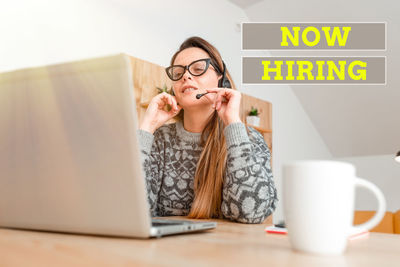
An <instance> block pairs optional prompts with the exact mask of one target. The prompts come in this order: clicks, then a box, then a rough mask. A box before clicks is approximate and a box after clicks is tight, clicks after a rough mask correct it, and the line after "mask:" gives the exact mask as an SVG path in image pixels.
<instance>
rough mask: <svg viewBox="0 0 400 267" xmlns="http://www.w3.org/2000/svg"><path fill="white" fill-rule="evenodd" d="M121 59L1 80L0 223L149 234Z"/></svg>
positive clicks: (161, 225) (197, 226) (203, 225)
mask: <svg viewBox="0 0 400 267" xmlns="http://www.w3.org/2000/svg"><path fill="white" fill-rule="evenodd" d="M129 63H130V62H129V59H128V57H127V56H125V55H122V54H121V55H116V56H110V57H104V58H97V59H92V60H83V61H78V62H72V63H66V64H59V65H52V66H47V67H39V68H31V69H24V70H18V71H14V72H8V73H3V74H0V226H1V227H9V228H22V229H35V230H45V231H57V232H70V233H83V234H99V235H112V236H124V237H138V238H148V237H153V236H163V235H169V234H177V233H182V232H192V231H199V230H205V229H212V228H215V227H216V223H215V222H190V221H175V220H156V221H154V223H152V219H151V217H150V212H149V204H148V202H147V192H146V189H145V188H146V187H145V178H144V175H143V171H142V165H141V159H140V157H141V155H140V150H139V142H138V140H137V134H136V133H137V124H138V122H137V115H136V106H135V97H134V95H133V94H134V88H133V80H132V75H131V74H132V69H131V65H130V64H129Z"/></svg>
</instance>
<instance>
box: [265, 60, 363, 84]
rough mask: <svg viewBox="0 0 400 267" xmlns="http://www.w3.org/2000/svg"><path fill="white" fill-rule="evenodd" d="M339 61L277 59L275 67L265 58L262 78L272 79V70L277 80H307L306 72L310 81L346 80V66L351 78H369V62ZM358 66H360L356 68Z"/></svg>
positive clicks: (274, 62)
mask: <svg viewBox="0 0 400 267" xmlns="http://www.w3.org/2000/svg"><path fill="white" fill-rule="evenodd" d="M337 63H338V65H339V66H338V65H337ZM337 63H336V62H335V61H333V60H326V61H324V60H316V61H315V62H314V61H308V60H275V61H273V64H274V65H275V67H271V61H270V60H263V61H262V64H263V65H264V74H263V76H262V80H264V81H269V80H271V76H270V73H271V72H274V73H275V76H274V78H273V80H275V81H282V80H284V79H285V80H286V81H293V80H297V81H303V80H306V78H305V74H306V75H307V80H309V81H312V80H317V81H324V80H325V79H326V80H328V81H333V80H336V79H339V80H345V79H346V68H347V74H348V77H350V79H352V80H366V79H367V69H366V67H367V62H364V61H360V60H354V61H350V62H348V61H346V60H338V61H337ZM348 63H349V64H348ZM283 64H285V68H284V71H285V72H286V73H282V65H283ZM314 64H315V65H316V69H314ZM325 66H326V68H327V70H328V75H327V76H326V77H325V75H324V70H326V68H325ZM356 67H358V68H357V69H356ZM293 70H295V71H297V73H295V75H294V74H293ZM325 73H326V71H325ZM333 73H335V75H333ZM282 74H283V75H285V77H283V76H282Z"/></svg>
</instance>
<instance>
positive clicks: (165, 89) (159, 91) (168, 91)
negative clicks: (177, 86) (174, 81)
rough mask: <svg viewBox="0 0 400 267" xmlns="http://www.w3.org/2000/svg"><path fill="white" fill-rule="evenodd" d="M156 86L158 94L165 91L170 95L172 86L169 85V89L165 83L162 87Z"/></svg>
mask: <svg viewBox="0 0 400 267" xmlns="http://www.w3.org/2000/svg"><path fill="white" fill-rule="evenodd" d="M156 88H157V90H158V93H159V94H161V93H164V92H165V93H167V94H170V95H172V86H171V88H170V89H168V87H167V85H166V84H164V87H163V88H160V87H156Z"/></svg>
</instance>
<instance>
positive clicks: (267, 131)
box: [246, 123, 272, 133]
mask: <svg viewBox="0 0 400 267" xmlns="http://www.w3.org/2000/svg"><path fill="white" fill-rule="evenodd" d="M246 125H247V126H250V127H253V128H254V129H256V130H257V131H259V132H260V133H272V130H268V129H264V128H261V127H258V126H254V125H251V124H247V123H246Z"/></svg>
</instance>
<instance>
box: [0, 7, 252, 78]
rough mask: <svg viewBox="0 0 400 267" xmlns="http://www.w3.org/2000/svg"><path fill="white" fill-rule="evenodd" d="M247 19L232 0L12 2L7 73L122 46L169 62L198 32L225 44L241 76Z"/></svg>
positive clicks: (5, 43)
mask: <svg viewBox="0 0 400 267" xmlns="http://www.w3.org/2000/svg"><path fill="white" fill-rule="evenodd" d="M222 10H223V12H221V11H222ZM242 20H247V17H246V15H245V13H244V11H243V10H242V9H240V8H239V7H237V6H235V5H233V4H232V3H230V2H228V1H212V0H203V1H193V0H191V1H179V0H168V1H162V0H158V1H157V0H156V1H155V0H148V1H141V0H133V1H132V0H129V1H128V0H35V1H30V0H15V1H8V2H6V3H2V5H1V8H0V33H1V35H0V39H1V40H0V41H1V46H0V59H1V60H0V71H5V70H12V69H19V68H23V67H28V66H40V65H45V64H51V63H57V62H64V61H70V60H75V59H82V58H91V57H97V56H103V55H109V54H115V53H121V52H126V53H127V54H129V55H132V56H135V57H139V58H142V59H145V60H148V61H150V62H153V63H157V64H160V65H163V66H167V65H169V60H170V57H171V56H172V54H173V53H174V52H175V51H176V50H177V49H178V46H179V45H180V43H182V42H183V41H184V40H185V39H186V38H188V37H190V36H192V35H198V36H201V37H203V38H205V39H207V40H208V41H210V42H211V43H213V44H214V45H215V46H216V47H218V48H219V50H220V51H221V53H222V56H223V57H224V59H225V61H226V62H227V65H228V66H229V67H230V70H231V72H232V75H233V76H234V77H235V78H236V80H237V81H238V80H239V75H240V64H241V61H240V56H239V53H240V32H239V31H238V26H237V23H240V21H242Z"/></svg>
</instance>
